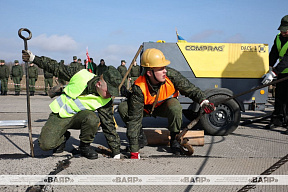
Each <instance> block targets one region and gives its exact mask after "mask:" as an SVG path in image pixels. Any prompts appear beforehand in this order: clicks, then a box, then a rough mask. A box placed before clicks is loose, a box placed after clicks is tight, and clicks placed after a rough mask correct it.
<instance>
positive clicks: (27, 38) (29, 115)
mask: <svg viewBox="0 0 288 192" xmlns="http://www.w3.org/2000/svg"><path fill="white" fill-rule="evenodd" d="M22 31H26V32H27V33H28V34H29V36H28V37H24V36H23V35H22V34H21V33H22ZM18 35H19V37H20V38H21V39H23V40H24V49H25V50H28V45H27V41H28V40H30V39H31V38H32V33H31V31H30V30H29V29H26V28H21V29H19V30H18ZM25 75H26V95H27V116H28V131H29V141H30V152H31V156H32V157H34V147H33V139H32V128H31V112H30V95H29V75H28V62H25Z"/></svg>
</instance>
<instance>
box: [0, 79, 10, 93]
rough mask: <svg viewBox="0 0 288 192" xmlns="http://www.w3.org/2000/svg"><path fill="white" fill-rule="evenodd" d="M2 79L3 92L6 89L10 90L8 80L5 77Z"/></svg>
mask: <svg viewBox="0 0 288 192" xmlns="http://www.w3.org/2000/svg"><path fill="white" fill-rule="evenodd" d="M0 81H1V93H2V94H3V92H4V91H8V80H7V79H6V78H5V79H0Z"/></svg>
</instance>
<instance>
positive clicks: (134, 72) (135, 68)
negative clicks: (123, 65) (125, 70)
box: [130, 61, 140, 85]
mask: <svg viewBox="0 0 288 192" xmlns="http://www.w3.org/2000/svg"><path fill="white" fill-rule="evenodd" d="M139 76H140V66H139V65H137V62H136V61H134V62H133V66H132V68H131V71H130V78H131V85H133V83H134V81H135V80H136V79H138V77H139Z"/></svg>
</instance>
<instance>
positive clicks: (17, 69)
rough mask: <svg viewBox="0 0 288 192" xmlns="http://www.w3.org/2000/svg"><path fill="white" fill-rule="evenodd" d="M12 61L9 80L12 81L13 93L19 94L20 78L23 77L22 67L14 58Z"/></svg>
mask: <svg viewBox="0 0 288 192" xmlns="http://www.w3.org/2000/svg"><path fill="white" fill-rule="evenodd" d="M14 63H15V65H14V66H13V67H12V70H11V75H10V77H11V80H13V82H14V87H15V95H16V96H18V95H20V91H21V80H22V78H23V68H22V66H21V65H19V62H18V61H17V60H15V62H14ZM16 64H17V65H16Z"/></svg>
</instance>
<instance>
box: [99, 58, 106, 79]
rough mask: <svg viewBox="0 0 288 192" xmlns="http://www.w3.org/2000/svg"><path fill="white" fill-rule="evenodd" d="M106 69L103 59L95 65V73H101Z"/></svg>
mask: <svg viewBox="0 0 288 192" xmlns="http://www.w3.org/2000/svg"><path fill="white" fill-rule="evenodd" d="M106 70H107V66H106V64H105V61H104V59H100V63H99V65H98V66H97V75H98V76H100V75H102V74H103V73H104V72H105V71H106Z"/></svg>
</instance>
